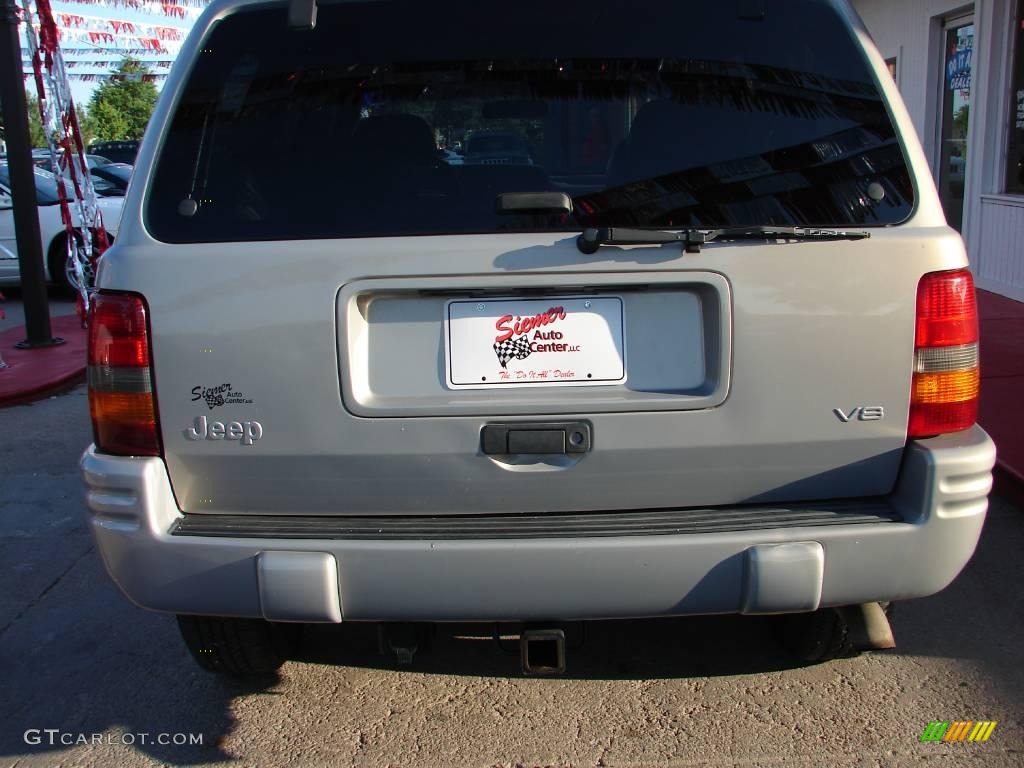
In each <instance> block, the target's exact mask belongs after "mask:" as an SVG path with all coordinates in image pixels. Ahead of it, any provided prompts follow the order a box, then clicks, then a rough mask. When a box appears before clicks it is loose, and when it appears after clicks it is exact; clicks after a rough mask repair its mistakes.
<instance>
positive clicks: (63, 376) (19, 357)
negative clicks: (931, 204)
mask: <svg viewBox="0 0 1024 768" xmlns="http://www.w3.org/2000/svg"><path fill="white" fill-rule="evenodd" d="M50 326H51V329H52V333H53V335H54V336H59V337H61V338H63V339H64V341H65V343H64V344H61V345H60V346H59V347H46V348H43V349H17V348H16V347H15V344H17V343H18V342H19V341H23V340H24V339H25V336H26V331H25V327H24V326H19V327H17V328H11V329H9V330H7V331H4V332H3V333H0V356H2V357H3V360H4V362H5V363H7V367H6V368H0V408H5V407H7V406H10V405H21V404H24V403H29V402H32V401H33V400H40V399H42V398H44V397H48V396H49V395H52V394H54V393H55V392H60V391H62V390H64V389H66V388H68V387H69V386H72V385H74V384H77V383H78V382H80V381H83V380H84V378H85V365H86V342H87V340H88V335H87V333H86V331H85V329H84V328H82V323H81V322H80V321H79V319H78V317H76V316H75V315H67V316H62V317H55V318H52V319H51V320H50Z"/></svg>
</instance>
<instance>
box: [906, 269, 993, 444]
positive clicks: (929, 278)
mask: <svg viewBox="0 0 1024 768" xmlns="http://www.w3.org/2000/svg"><path fill="white" fill-rule="evenodd" d="M980 388H981V375H980V367H979V359H978V304H977V298H976V296H975V292H974V278H973V277H972V276H971V273H970V272H969V271H968V270H966V269H957V270H953V271H950V272H933V273H931V274H928V275H925V276H924V277H923V278H922V279H921V283H920V284H919V286H918V289H917V335H916V343H915V351H914V383H913V385H912V388H911V394H910V425H909V430H908V434H909V436H910V437H913V438H919V437H933V436H935V435H941V434H945V433H947V432H960V431H962V430H965V429H968V428H969V427H971V426H973V425H974V423H975V422H976V421H977V420H978V395H979V392H980Z"/></svg>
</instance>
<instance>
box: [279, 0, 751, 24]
mask: <svg viewBox="0 0 1024 768" xmlns="http://www.w3.org/2000/svg"><path fill="white" fill-rule="evenodd" d="M292 1H293V2H294V0H292ZM737 15H738V16H739V18H741V19H743V20H744V21H764V20H765V17H766V16H767V15H768V9H767V7H766V5H765V0H739V10H738V13H737Z"/></svg>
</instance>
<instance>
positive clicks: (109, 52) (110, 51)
mask: <svg viewBox="0 0 1024 768" xmlns="http://www.w3.org/2000/svg"><path fill="white" fill-rule="evenodd" d="M60 50H61V53H63V54H64V55H65V56H117V57H119V59H123V58H124V57H125V56H152V55H153V54H154V53H159V51H153V50H151V49H149V48H102V49H101V48H95V47H93V48H64V47H63V46H62V47H61V49H60ZM29 55H30V54H29V50H28V48H22V49H21V57H22V59H24V60H26V61H27V60H28V58H27V57H29ZM69 63H70V62H69ZM142 63H143V64H148V63H149V62H148V61H145V60H143V62H142Z"/></svg>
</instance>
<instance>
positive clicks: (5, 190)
mask: <svg viewBox="0 0 1024 768" xmlns="http://www.w3.org/2000/svg"><path fill="white" fill-rule="evenodd" d="M35 184H36V205H37V208H38V212H39V230H40V234H41V235H42V244H43V256H44V266H45V269H46V278H47V280H50V281H52V282H53V283H54V284H55V285H57V286H58V287H59V288H62V289H63V290H65V291H74V290H75V283H74V281H73V274H71V273H70V272H71V271H70V270H69V269H68V265H67V264H66V261H67V256H66V254H67V250H66V249H67V232H66V231H65V229H64V222H63V221H62V220H61V213H60V205H59V202H60V201H59V198H58V197H57V178H56V177H55V176H54V175H53V174H52V173H50V172H49V171H46V170H43V169H42V168H36V169H35ZM68 192H69V193H70V194H71V196H72V199H73V194H74V193H73V191H72V190H70V189H69V190H68ZM123 200H124V198H123V197H101V198H100V199H99V200H98V205H99V208H100V211H101V213H102V215H103V224H104V226H105V227H106V230H107V234H108V235H109V236H110V237H113V236H114V235H115V234H116V233H117V228H118V223H119V221H120V218H121V207H122V204H123ZM71 215H72V221H73V223H74V224H75V225H76V226H77V225H78V223H79V218H78V213H77V211H76V206H75V205H72V206H71ZM20 283H21V269H20V265H19V263H18V241H17V238H16V236H15V231H14V207H13V201H12V197H11V177H10V171H9V166H8V165H7V163H6V162H0V285H19V284H20Z"/></svg>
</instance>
